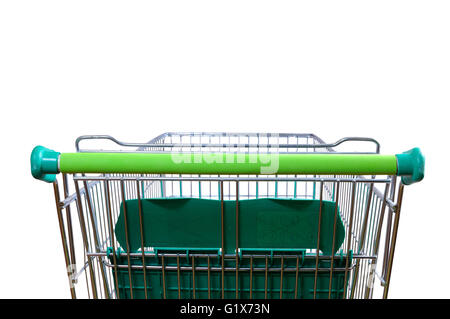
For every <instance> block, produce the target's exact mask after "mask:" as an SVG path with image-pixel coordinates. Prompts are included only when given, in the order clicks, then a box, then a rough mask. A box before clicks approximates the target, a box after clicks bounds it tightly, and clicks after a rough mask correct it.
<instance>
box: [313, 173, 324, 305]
mask: <svg viewBox="0 0 450 319" xmlns="http://www.w3.org/2000/svg"><path fill="white" fill-rule="evenodd" d="M319 196H320V201H319V220H318V223H317V249H316V270H315V273H314V293H313V296H314V299H316V292H317V275H318V272H319V254H320V226H321V222H322V202H323V181H320V195H319Z"/></svg>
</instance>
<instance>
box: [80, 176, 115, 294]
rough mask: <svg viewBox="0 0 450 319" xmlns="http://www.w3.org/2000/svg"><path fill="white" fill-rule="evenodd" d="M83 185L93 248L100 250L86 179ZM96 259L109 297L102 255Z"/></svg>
mask: <svg viewBox="0 0 450 319" xmlns="http://www.w3.org/2000/svg"><path fill="white" fill-rule="evenodd" d="M83 185H84V190H85V196H86V203H87V206H88V212H89V217H90V219H91V224H92V232H93V237H94V244H95V248H96V249H95V250H96V251H97V252H99V251H100V244H99V240H98V233H97V225H96V222H95V219H94V212H93V208H92V202H91V197H90V196H91V195H90V193H89V189H88V184H87V182H86V181H83ZM97 258H98V259H97V260H98V261H99V264H100V265H99V266H100V274H101V276H102V281H103V287H104V290H105V296H106V297H107V298H108V299H109V298H110V295H109V288H108V283H107V282H106V276H105V272H106V271H105V270H106V269H105V268H104V267H105V266H104V264H103V262H102V257H97Z"/></svg>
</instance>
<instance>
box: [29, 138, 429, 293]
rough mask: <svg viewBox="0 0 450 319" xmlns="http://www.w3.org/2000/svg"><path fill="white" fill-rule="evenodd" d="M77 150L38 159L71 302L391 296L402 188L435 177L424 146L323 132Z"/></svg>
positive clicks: (36, 170) (34, 164) (42, 152)
mask: <svg viewBox="0 0 450 319" xmlns="http://www.w3.org/2000/svg"><path fill="white" fill-rule="evenodd" d="M87 140H90V142H91V143H93V142H97V143H98V142H102V143H106V142H109V143H110V144H111V145H112V146H113V149H111V150H101V149H98V148H95V149H82V148H80V143H81V142H83V143H87V142H88V141H87ZM346 145H353V146H355V145H357V146H358V151H357V152H355V151H354V150H352V151H345V152H344V151H337V149H338V148H339V149H340V148H343V147H345V146H346ZM361 146H363V147H361ZM367 147H370V148H372V150H367ZM362 148H365V149H366V150H361V149H362ZM76 151H77V152H76V153H62V154H60V153H57V152H54V151H51V150H49V149H46V148H44V147H42V146H37V147H36V148H35V149H34V150H33V152H32V155H31V168H32V174H33V176H34V177H35V178H38V179H41V180H44V181H47V182H51V183H52V184H53V188H54V195H55V199H56V208H57V213H58V221H59V226H60V231H61V239H62V244H63V251H64V257H65V262H66V267H67V272H68V279H69V287H70V292H71V295H72V297H73V298H76V297H93V298H199V299H202V298H245V299H248V298H250V299H252V298H295V299H297V298H372V297H373V296H374V295H377V294H379V295H380V296H382V297H384V298H386V297H387V295H388V290H389V282H390V278H391V272H392V263H393V258H394V250H395V242H396V238H397V230H398V224H399V217H400V210H401V202H402V196H403V191H404V185H408V184H412V183H414V182H417V181H420V180H421V179H422V178H423V171H424V159H423V156H422V154H421V153H420V150H419V149H417V148H416V149H413V150H410V151H408V152H405V153H402V154H397V155H380V154H379V152H380V145H379V143H378V142H377V141H375V140H374V139H371V138H354V137H353V138H352V137H351V138H343V139H341V140H339V141H337V142H336V143H332V144H327V143H325V142H324V141H323V140H322V139H320V138H319V137H317V136H316V135H314V134H262V133H256V134H247V133H165V134H162V135H160V136H158V137H157V138H155V139H153V140H151V141H149V142H148V143H123V142H120V141H118V140H116V139H114V138H112V137H111V136H106V135H90V136H81V137H79V138H78V139H77V140H76ZM59 172H61V173H62V193H61V190H60V187H59V184H58V181H57V175H56V174H57V173H59ZM397 176H401V180H398V177H397ZM72 185H73V186H74V191H73V193H71V191H70V189H69V187H70V186H72ZM74 209H75V211H76V212H77V215H76V217H75V216H73V211H74ZM75 218H77V219H78V222H75V221H74V219H75ZM80 259H82V261H80ZM376 282H378V283H379V284H381V285H375V283H376ZM83 287H84V288H83ZM377 287H379V288H380V289H377Z"/></svg>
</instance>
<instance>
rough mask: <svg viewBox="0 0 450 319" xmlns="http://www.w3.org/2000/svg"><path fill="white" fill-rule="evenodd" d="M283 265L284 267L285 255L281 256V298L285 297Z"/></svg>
mask: <svg viewBox="0 0 450 319" xmlns="http://www.w3.org/2000/svg"><path fill="white" fill-rule="evenodd" d="M283 267H284V257H283V256H281V267H280V299H283Z"/></svg>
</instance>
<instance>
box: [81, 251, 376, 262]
mask: <svg viewBox="0 0 450 319" xmlns="http://www.w3.org/2000/svg"><path fill="white" fill-rule="evenodd" d="M180 250H182V249H180ZM192 250H195V249H192ZM86 255H87V256H91V257H107V256H108V255H110V254H108V253H106V252H89V253H86ZM144 255H145V257H153V258H155V257H156V254H155V253H152V252H144ZM116 256H120V257H127V256H128V254H127V253H116ZM163 256H164V257H165V258H166V257H167V258H176V257H180V258H182V257H198V258H208V257H210V258H221V255H219V254H207V253H203V254H200V253H192V254H183V253H180V254H177V253H158V257H163ZM267 256H269V257H270V258H281V257H283V258H285V259H289V258H292V259H295V258H297V257H299V256H300V258H301V259H316V257H317V256H316V254H314V255H303V256H302V255H301V254H292V255H277V254H274V255H264V254H242V255H241V256H240V258H266V257H267ZM130 257H138V258H141V257H142V253H141V252H139V253H130ZM341 257H342V258H346V256H341V255H335V256H334V259H339V258H341ZM224 258H225V259H235V258H236V254H225V255H224ZM331 258H332V256H328V255H320V256H319V259H321V260H327V259H331ZM352 258H353V259H370V260H376V259H377V256H369V255H363V254H354V255H352Z"/></svg>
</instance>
